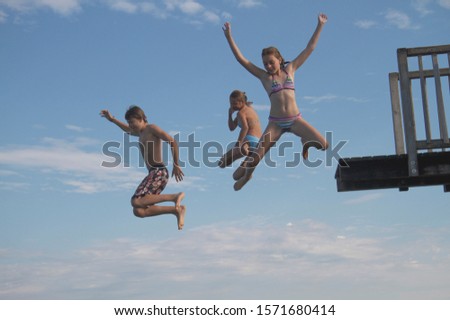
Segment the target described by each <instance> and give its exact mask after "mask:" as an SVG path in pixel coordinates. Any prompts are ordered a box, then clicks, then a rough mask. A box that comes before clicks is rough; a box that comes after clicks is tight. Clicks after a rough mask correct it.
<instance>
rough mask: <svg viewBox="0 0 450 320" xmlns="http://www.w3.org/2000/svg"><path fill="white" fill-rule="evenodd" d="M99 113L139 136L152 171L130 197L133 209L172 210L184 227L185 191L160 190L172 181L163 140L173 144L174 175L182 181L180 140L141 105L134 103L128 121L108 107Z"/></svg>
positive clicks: (140, 213)
mask: <svg viewBox="0 0 450 320" xmlns="http://www.w3.org/2000/svg"><path fill="white" fill-rule="evenodd" d="M100 115H101V116H102V117H104V118H106V119H107V120H109V121H110V122H112V123H114V124H115V125H117V126H118V127H119V128H121V129H122V130H123V131H125V132H127V133H129V134H131V135H133V136H137V137H139V146H140V149H141V154H142V157H143V158H144V161H145V164H146V166H147V169H148V171H149V173H148V175H147V177H145V178H144V180H142V182H141V184H140V185H139V186H138V187H137V189H136V192H135V193H134V195H133V197H132V198H131V205H132V206H133V213H134V215H135V216H136V217H139V218H146V217H152V216H158V215H161V214H173V215H175V216H176V217H177V222H178V230H181V229H183V226H184V216H185V213H186V207H185V206H184V205H181V201H182V200H183V198H184V192H180V193H177V194H161V192H162V191H163V190H164V188H165V187H166V185H167V182H168V181H169V173H168V170H167V168H166V166H165V165H164V162H163V161H162V141H165V142H167V143H169V144H170V147H171V150H172V156H173V170H172V177H173V176H175V180H176V181H177V182H180V181H182V180H183V176H184V174H183V171H182V170H181V168H180V166H179V165H178V144H177V142H176V141H175V140H174V139H173V137H171V136H170V135H169V134H168V133H166V132H165V131H163V130H162V129H161V128H160V127H158V126H157V125H155V124H149V123H148V122H147V117H146V116H145V113H144V111H143V110H142V109H141V108H140V107H138V106H131V107H130V108H129V109H128V110H127V112H126V113H125V119H126V120H127V122H128V124H126V123H123V122H121V121H119V120H117V119H116V118H114V117H113V116H112V115H111V114H110V113H109V111H108V110H102V111H101V112H100ZM166 201H173V203H174V206H157V205H156V204H157V203H160V202H166Z"/></svg>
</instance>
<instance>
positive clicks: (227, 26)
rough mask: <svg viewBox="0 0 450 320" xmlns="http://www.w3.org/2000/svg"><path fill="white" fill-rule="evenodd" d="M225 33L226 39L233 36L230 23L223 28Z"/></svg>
mask: <svg viewBox="0 0 450 320" xmlns="http://www.w3.org/2000/svg"><path fill="white" fill-rule="evenodd" d="M222 30H223V33H224V34H225V37H227V38H228V37H230V36H231V24H230V23H229V22H225V24H224V25H223V27H222Z"/></svg>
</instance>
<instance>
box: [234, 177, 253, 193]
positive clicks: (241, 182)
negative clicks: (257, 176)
mask: <svg viewBox="0 0 450 320" xmlns="http://www.w3.org/2000/svg"><path fill="white" fill-rule="evenodd" d="M251 178H252V175H251V174H249V175H244V176H243V177H242V178H240V179H239V180H238V181H236V183H235V184H234V191H239V190H241V189H242V187H243V186H245V184H246V183H247V182H248V181H249V180H250V179H251Z"/></svg>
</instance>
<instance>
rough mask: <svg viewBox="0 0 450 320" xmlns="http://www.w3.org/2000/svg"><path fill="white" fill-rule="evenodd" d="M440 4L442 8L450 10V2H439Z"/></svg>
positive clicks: (440, 0)
mask: <svg viewBox="0 0 450 320" xmlns="http://www.w3.org/2000/svg"><path fill="white" fill-rule="evenodd" d="M438 3H439V5H440V6H441V7H443V8H445V9H450V0H438Z"/></svg>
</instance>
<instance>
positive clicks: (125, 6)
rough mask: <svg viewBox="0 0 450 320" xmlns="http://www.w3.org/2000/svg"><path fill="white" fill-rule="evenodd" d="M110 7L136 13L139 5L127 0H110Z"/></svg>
mask: <svg viewBox="0 0 450 320" xmlns="http://www.w3.org/2000/svg"><path fill="white" fill-rule="evenodd" d="M109 5H110V8H111V9H113V10H117V11H122V12H125V13H136V12H137V11H138V9H139V8H138V5H137V4H135V3H132V2H130V1H126V0H113V1H110V4H109Z"/></svg>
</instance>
